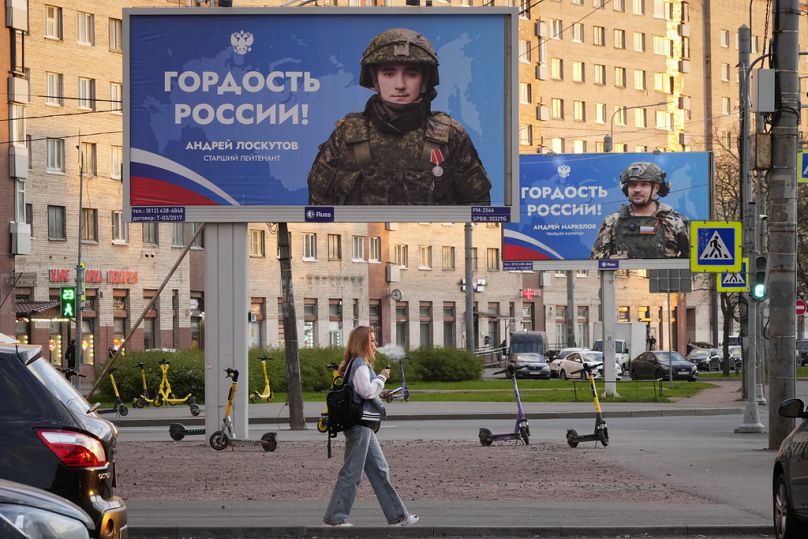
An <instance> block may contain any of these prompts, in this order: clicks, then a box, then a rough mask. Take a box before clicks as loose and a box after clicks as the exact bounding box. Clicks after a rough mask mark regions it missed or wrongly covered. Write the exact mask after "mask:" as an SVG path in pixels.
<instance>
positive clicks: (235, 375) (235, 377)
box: [224, 368, 238, 382]
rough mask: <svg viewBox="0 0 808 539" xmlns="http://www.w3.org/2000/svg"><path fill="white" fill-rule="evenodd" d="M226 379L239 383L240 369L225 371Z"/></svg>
mask: <svg viewBox="0 0 808 539" xmlns="http://www.w3.org/2000/svg"><path fill="white" fill-rule="evenodd" d="M224 372H226V373H227V374H225V378H232V379H233V381H234V382H238V369H230V368H228V369H225V370H224Z"/></svg>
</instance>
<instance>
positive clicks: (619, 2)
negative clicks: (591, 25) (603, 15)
mask: <svg viewBox="0 0 808 539" xmlns="http://www.w3.org/2000/svg"><path fill="white" fill-rule="evenodd" d="M612 9H614V10H615V11H619V12H621V13H622V12H624V11H625V10H626V0H614V2H612Z"/></svg>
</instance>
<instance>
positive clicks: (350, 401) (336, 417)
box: [325, 360, 364, 458]
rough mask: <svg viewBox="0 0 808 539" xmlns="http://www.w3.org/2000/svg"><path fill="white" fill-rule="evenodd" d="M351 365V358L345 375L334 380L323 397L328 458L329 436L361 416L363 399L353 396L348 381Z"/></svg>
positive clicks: (356, 421) (350, 425) (357, 420)
mask: <svg viewBox="0 0 808 539" xmlns="http://www.w3.org/2000/svg"><path fill="white" fill-rule="evenodd" d="M352 365H353V360H351V362H350V363H348V366H347V367H346V368H345V376H344V377H342V378H337V379H336V380H335V381H334V384H333V385H332V386H331V389H330V390H329V391H328V395H326V397H325V404H326V407H327V408H328V458H331V438H336V437H337V433H339V432H342V431H344V430H345V429H349V428H351V427H353V426H354V425H356V424H357V423H358V422H359V420H360V419H361V418H362V405H363V403H364V400H363V399H361V398H359V397H358V396H355V395H356V394H355V393H354V389H353V386H352V385H351V383H350V376H351V366H352ZM357 400H358V402H357Z"/></svg>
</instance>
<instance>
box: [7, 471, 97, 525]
mask: <svg viewBox="0 0 808 539" xmlns="http://www.w3.org/2000/svg"><path fill="white" fill-rule="evenodd" d="M94 530H95V525H94V524H93V521H92V519H91V518H90V517H89V515H88V514H87V513H86V512H84V511H83V510H82V509H81V507H79V506H78V505H76V504H74V503H73V502H70V501H68V500H65V499H64V498H62V497H61V496H57V495H55V494H51V493H50V492H47V491H45V490H42V489H38V488H34V487H31V486H28V485H23V484H21V483H15V482H12V481H6V480H4V479H0V537H6V538H9V539H11V538H20V539H23V538H28V537H37V538H41V539H88V538H89V537H90V533H91V532H93V531H94Z"/></svg>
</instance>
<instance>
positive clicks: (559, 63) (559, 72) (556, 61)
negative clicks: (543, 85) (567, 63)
mask: <svg viewBox="0 0 808 539" xmlns="http://www.w3.org/2000/svg"><path fill="white" fill-rule="evenodd" d="M550 78H551V79H553V80H564V60H563V59H562V58H551V59H550Z"/></svg>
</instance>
